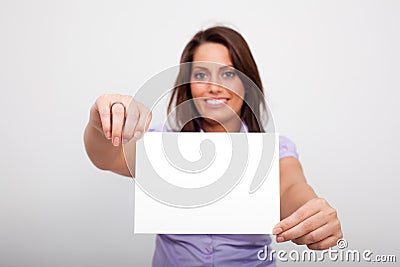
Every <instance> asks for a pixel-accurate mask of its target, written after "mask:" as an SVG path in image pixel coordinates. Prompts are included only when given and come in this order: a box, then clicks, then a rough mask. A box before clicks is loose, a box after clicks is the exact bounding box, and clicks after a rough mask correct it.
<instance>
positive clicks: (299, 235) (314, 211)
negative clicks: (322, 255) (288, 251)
mask: <svg viewBox="0 0 400 267" xmlns="http://www.w3.org/2000/svg"><path fill="white" fill-rule="evenodd" d="M273 234H275V235H276V241H277V242H284V241H289V240H291V241H292V242H294V243H296V244H297V245H307V247H308V248H309V249H315V250H324V249H328V248H330V247H333V246H335V245H336V243H337V241H338V240H339V239H341V238H342V237H343V234H342V230H341V226H340V221H339V219H338V216H337V212H336V210H335V209H334V208H332V207H331V206H330V205H329V204H328V202H327V201H326V200H325V199H323V198H314V199H311V200H309V201H308V202H307V203H305V204H304V205H303V206H301V207H300V208H299V209H298V210H296V211H295V212H293V213H292V214H291V215H290V216H288V217H287V218H285V219H283V220H282V221H280V222H279V223H278V224H277V225H276V226H275V227H274V229H273Z"/></svg>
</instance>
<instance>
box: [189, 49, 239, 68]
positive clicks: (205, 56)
mask: <svg viewBox="0 0 400 267" xmlns="http://www.w3.org/2000/svg"><path fill="white" fill-rule="evenodd" d="M193 61H194V63H193V64H194V65H198V64H197V63H195V61H209V62H216V63H219V64H223V65H229V66H232V65H233V64H232V60H231V56H230V54H229V50H228V48H226V46H224V45H222V44H218V43H204V44H201V45H200V46H199V47H197V48H196V50H195V52H194V54H193Z"/></svg>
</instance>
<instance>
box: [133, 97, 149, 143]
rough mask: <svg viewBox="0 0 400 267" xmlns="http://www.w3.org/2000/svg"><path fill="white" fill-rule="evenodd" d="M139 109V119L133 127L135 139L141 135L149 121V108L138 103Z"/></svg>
mask: <svg viewBox="0 0 400 267" xmlns="http://www.w3.org/2000/svg"><path fill="white" fill-rule="evenodd" d="M139 109H140V114H139V121H138V123H137V125H136V127H135V133H134V137H135V139H139V138H140V137H141V136H142V135H143V133H144V132H145V131H146V129H147V127H148V125H149V124H150V121H151V112H150V110H149V109H148V108H147V107H145V106H144V105H143V104H140V103H139Z"/></svg>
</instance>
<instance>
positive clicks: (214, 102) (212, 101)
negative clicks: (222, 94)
mask: <svg viewBox="0 0 400 267" xmlns="http://www.w3.org/2000/svg"><path fill="white" fill-rule="evenodd" d="M206 101H207V103H208V104H211V105H219V104H224V103H226V102H227V100H226V99H207V100H206Z"/></svg>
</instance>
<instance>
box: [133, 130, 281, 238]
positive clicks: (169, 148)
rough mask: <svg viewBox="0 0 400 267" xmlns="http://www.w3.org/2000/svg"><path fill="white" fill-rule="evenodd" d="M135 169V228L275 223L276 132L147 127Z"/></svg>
mask: <svg viewBox="0 0 400 267" xmlns="http://www.w3.org/2000/svg"><path fill="white" fill-rule="evenodd" d="M260 170H261V171H260ZM260 172H261V176H260ZM135 174H136V178H135V179H136V181H135V197H134V199H135V203H134V208H135V210H134V232H135V233H158V234H166V233H168V234H271V233H272V228H273V227H274V226H275V224H277V223H278V222H279V218H280V197H279V196H280V194H279V136H278V134H267V133H160V132H148V133H146V134H145V135H144V136H143V138H142V139H141V140H139V141H138V142H137V143H136V170H135ZM257 177H258V178H257ZM260 177H261V179H260Z"/></svg>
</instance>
